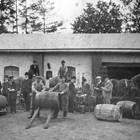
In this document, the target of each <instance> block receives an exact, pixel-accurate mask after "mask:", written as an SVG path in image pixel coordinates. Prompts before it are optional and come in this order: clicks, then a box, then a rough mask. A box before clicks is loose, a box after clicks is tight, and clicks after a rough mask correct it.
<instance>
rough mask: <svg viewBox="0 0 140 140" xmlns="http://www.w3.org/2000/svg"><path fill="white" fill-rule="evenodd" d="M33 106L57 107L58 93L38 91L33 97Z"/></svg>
mask: <svg viewBox="0 0 140 140" xmlns="http://www.w3.org/2000/svg"><path fill="white" fill-rule="evenodd" d="M35 106H36V107H40V108H48V109H56V108H59V93H58V92H50V91H44V92H38V93H37V94H36V97H35Z"/></svg>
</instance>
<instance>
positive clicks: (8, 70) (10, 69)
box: [4, 66, 19, 77]
mask: <svg viewBox="0 0 140 140" xmlns="http://www.w3.org/2000/svg"><path fill="white" fill-rule="evenodd" d="M4 75H8V76H9V75H10V76H14V77H19V67H16V66H6V67H4Z"/></svg>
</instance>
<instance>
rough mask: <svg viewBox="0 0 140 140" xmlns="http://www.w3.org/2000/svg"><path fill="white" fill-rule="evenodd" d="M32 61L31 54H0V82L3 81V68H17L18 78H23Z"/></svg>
mask: <svg viewBox="0 0 140 140" xmlns="http://www.w3.org/2000/svg"><path fill="white" fill-rule="evenodd" d="M32 61H33V54H32V53H0V80H1V81H2V80H3V77H4V67H5V66H16V67H19V76H24V73H25V72H26V71H28V70H29V68H30V65H31V64H32Z"/></svg>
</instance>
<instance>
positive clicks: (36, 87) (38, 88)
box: [28, 76, 45, 118]
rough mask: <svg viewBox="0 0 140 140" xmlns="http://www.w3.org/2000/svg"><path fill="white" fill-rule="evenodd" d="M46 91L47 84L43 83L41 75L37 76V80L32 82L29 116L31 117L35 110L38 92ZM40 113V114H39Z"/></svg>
mask: <svg viewBox="0 0 140 140" xmlns="http://www.w3.org/2000/svg"><path fill="white" fill-rule="evenodd" d="M42 91H45V85H44V84H43V83H42V79H41V77H40V76H37V77H36V79H35V82H33V83H32V95H31V113H30V116H29V117H28V118H31V117H32V116H33V114H34V110H35V104H34V103H35V97H36V93H37V92H42ZM38 115H39V114H38Z"/></svg>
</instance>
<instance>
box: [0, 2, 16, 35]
mask: <svg viewBox="0 0 140 140" xmlns="http://www.w3.org/2000/svg"><path fill="white" fill-rule="evenodd" d="M14 6H15V1H14V0H1V2H0V9H1V16H0V34H1V33H13V32H14V22H15V12H16V11H15V9H14Z"/></svg>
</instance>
